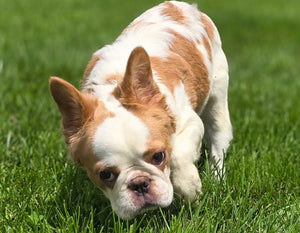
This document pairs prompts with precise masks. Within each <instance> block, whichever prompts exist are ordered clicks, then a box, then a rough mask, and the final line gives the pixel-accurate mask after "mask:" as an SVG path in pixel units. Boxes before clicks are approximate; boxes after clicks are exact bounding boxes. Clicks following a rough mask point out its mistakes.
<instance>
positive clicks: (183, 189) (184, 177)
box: [172, 164, 202, 201]
mask: <svg viewBox="0 0 300 233" xmlns="http://www.w3.org/2000/svg"><path fill="white" fill-rule="evenodd" d="M172 183H173V188H174V191H175V193H177V194H180V195H182V196H183V197H184V199H185V200H187V201H194V200H195V198H196V197H197V195H198V194H202V183H201V180H200V177H199V173H198V170H197V168H196V166H195V165H194V164H189V165H188V166H184V167H177V168H174V167H173V169H172Z"/></svg>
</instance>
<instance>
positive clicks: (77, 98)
mask: <svg viewBox="0 0 300 233" xmlns="http://www.w3.org/2000/svg"><path fill="white" fill-rule="evenodd" d="M49 86H50V91H51V94H52V97H53V99H54V100H55V102H56V104H57V106H58V109H59V111H60V112H61V115H62V124H63V134H64V136H65V139H66V143H68V144H69V143H70V138H71V137H72V136H73V135H74V134H76V133H77V132H79V130H80V129H81V128H82V126H83V125H84V124H85V123H86V122H87V121H89V120H90V119H92V118H93V115H94V112H95V109H96V107H97V103H98V101H97V99H96V98H94V97H91V96H87V95H85V94H82V93H80V92H79V91H78V90H77V89H76V88H75V87H74V86H72V85H71V84H70V83H68V82H67V81H64V80H63V79H60V78H57V77H51V78H50V81H49Z"/></svg>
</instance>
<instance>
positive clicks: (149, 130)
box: [50, 1, 232, 219]
mask: <svg viewBox="0 0 300 233" xmlns="http://www.w3.org/2000/svg"><path fill="white" fill-rule="evenodd" d="M227 89H228V65H227V61H226V57H225V55H224V53H223V50H222V48H221V41H220V36H219V34H218V31H217V29H216V27H215V25H214V24H213V22H212V21H211V19H210V18H209V17H208V16H207V15H205V14H204V13H202V12H200V11H198V10H197V7H196V6H194V5H189V4H187V3H183V2H177V1H170V2H164V3H162V4H160V5H158V6H156V7H154V8H152V9H150V10H148V11H146V12H145V13H143V14H142V15H141V16H140V17H138V18H137V19H135V20H134V21H133V22H132V23H131V24H130V25H129V26H128V27H127V28H126V29H125V30H124V31H123V32H122V34H121V35H120V36H119V37H118V38H117V40H116V41H115V42H114V43H113V44H112V45H107V46H105V47H103V48H102V49H100V50H98V51H96V52H95V53H94V55H93V56H92V59H91V60H90V62H89V64H88V65H87V68H86V70H85V73H84V78H83V81H82V86H81V92H79V91H78V90H77V89H76V88H75V87H74V86H72V85H71V84H70V83H68V82H66V81H64V80H62V79H60V78H57V77H52V78H51V79H50V90H51V93H52V96H53V98H54V100H55V102H56V104H57V105H58V108H59V111H60V112H61V115H62V125H63V134H64V136H65V140H66V143H67V144H68V147H69V153H70V157H71V159H72V160H73V161H74V162H75V163H76V164H78V165H80V166H82V167H83V168H84V169H85V170H86V171H87V174H88V176H89V178H90V179H91V180H92V181H93V183H94V184H95V185H96V186H98V187H99V188H100V189H101V190H102V191H103V192H104V194H105V195H106V197H107V198H108V199H109V200H110V202H111V205H112V208H113V209H114V210H115V212H116V213H117V214H118V215H119V216H120V217H121V218H123V219H129V218H133V217H134V216H136V215H137V214H140V213H143V212H144V211H145V210H148V209H151V208H154V207H157V206H160V207H166V206H168V205H170V203H171V202H172V199H173V192H175V193H177V194H179V195H182V196H183V197H184V198H185V199H186V200H194V199H195V197H196V196H197V194H199V193H201V187H202V185H201V180H200V178H199V174H198V170H197V168H196V166H195V165H194V163H195V162H196V161H197V159H198V158H199V156H200V148H201V144H202V139H203V137H204V129H205V138H206V139H207V141H208V143H209V144H210V146H211V148H210V149H211V157H212V160H213V164H214V165H216V167H217V169H216V170H217V172H220V171H221V172H222V171H224V169H223V153H224V152H226V150H227V148H228V146H229V143H230V140H231V138H232V128H231V123H230V117H229V111H228V104H227ZM173 189H174V191H173Z"/></svg>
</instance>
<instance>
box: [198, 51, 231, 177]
mask: <svg viewBox="0 0 300 233" xmlns="http://www.w3.org/2000/svg"><path fill="white" fill-rule="evenodd" d="M212 74H213V76H212V83H211V89H210V94H209V99H208V102H207V104H206V106H205V108H204V110H203V111H202V113H201V119H202V120H203V123H204V127H205V138H206V140H207V141H208V143H209V144H210V149H211V161H210V162H211V164H212V168H216V169H215V170H214V171H215V175H216V176H217V178H220V176H221V177H222V176H224V175H225V169H224V154H225V153H226V151H227V149H228V147H229V143H230V141H231V139H232V126H231V122H230V116H229V110H228V101H227V92H228V81H229V76H228V65H227V60H226V57H225V55H224V52H223V50H222V49H221V48H220V49H218V51H217V52H216V53H215V54H214V58H213V73H212ZM214 165H216V166H214Z"/></svg>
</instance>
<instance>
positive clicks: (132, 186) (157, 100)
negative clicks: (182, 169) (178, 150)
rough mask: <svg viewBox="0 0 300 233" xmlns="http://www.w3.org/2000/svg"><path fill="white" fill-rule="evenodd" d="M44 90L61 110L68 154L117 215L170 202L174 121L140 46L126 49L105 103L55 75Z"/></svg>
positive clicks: (125, 215)
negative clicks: (120, 77)
mask: <svg viewBox="0 0 300 233" xmlns="http://www.w3.org/2000/svg"><path fill="white" fill-rule="evenodd" d="M50 90H51V94H52V96H53V98H54V100H55V102H56V103H57V105H58V108H59V110H60V112H61V114H62V123H63V133H64V136H65V139H66V142H67V144H68V145H69V151H70V156H71V158H72V159H73V160H74V161H75V162H76V163H78V164H79V165H80V166H82V167H84V168H85V170H86V171H87V174H88V176H89V177H90V179H91V180H92V181H93V183H94V184H95V185H97V186H98V187H99V188H100V189H101V190H103V192H104V194H105V195H106V196H107V197H108V198H109V200H110V201H111V204H112V208H113V209H114V210H115V211H116V213H117V214H118V215H119V216H120V217H121V218H132V217H134V216H135V215H137V214H139V213H142V212H143V211H145V210H147V209H149V208H153V207H156V206H161V207H165V206H168V205H169V204H170V203H171V201H172V198H173V187H172V185H171V182H170V177H169V175H170V168H169V164H170V157H171V138H172V135H173V134H174V132H175V123H174V118H173V117H172V114H171V113H170V112H169V110H168V107H167V105H166V102H165V97H164V96H163V95H162V94H161V93H160V91H159V88H158V87H157V85H156V84H155V82H154V81H153V78H152V72H151V67H150V60H149V57H148V55H147V53H146V52H145V51H144V50H143V49H142V48H136V49H135V50H134V51H133V52H132V53H131V55H130V57H129V60H128V64H127V67H126V72H125V75H124V79H123V80H122V82H121V83H119V85H118V86H117V87H116V88H115V89H114V91H112V93H110V96H109V98H107V99H106V101H105V103H104V102H103V101H101V100H99V99H97V98H95V97H94V96H91V95H88V94H83V93H81V92H79V91H78V90H77V89H76V88H75V87H73V86H72V85H71V84H69V83H68V82H66V81H64V80H62V79H60V78H52V79H51V80H50Z"/></svg>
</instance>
